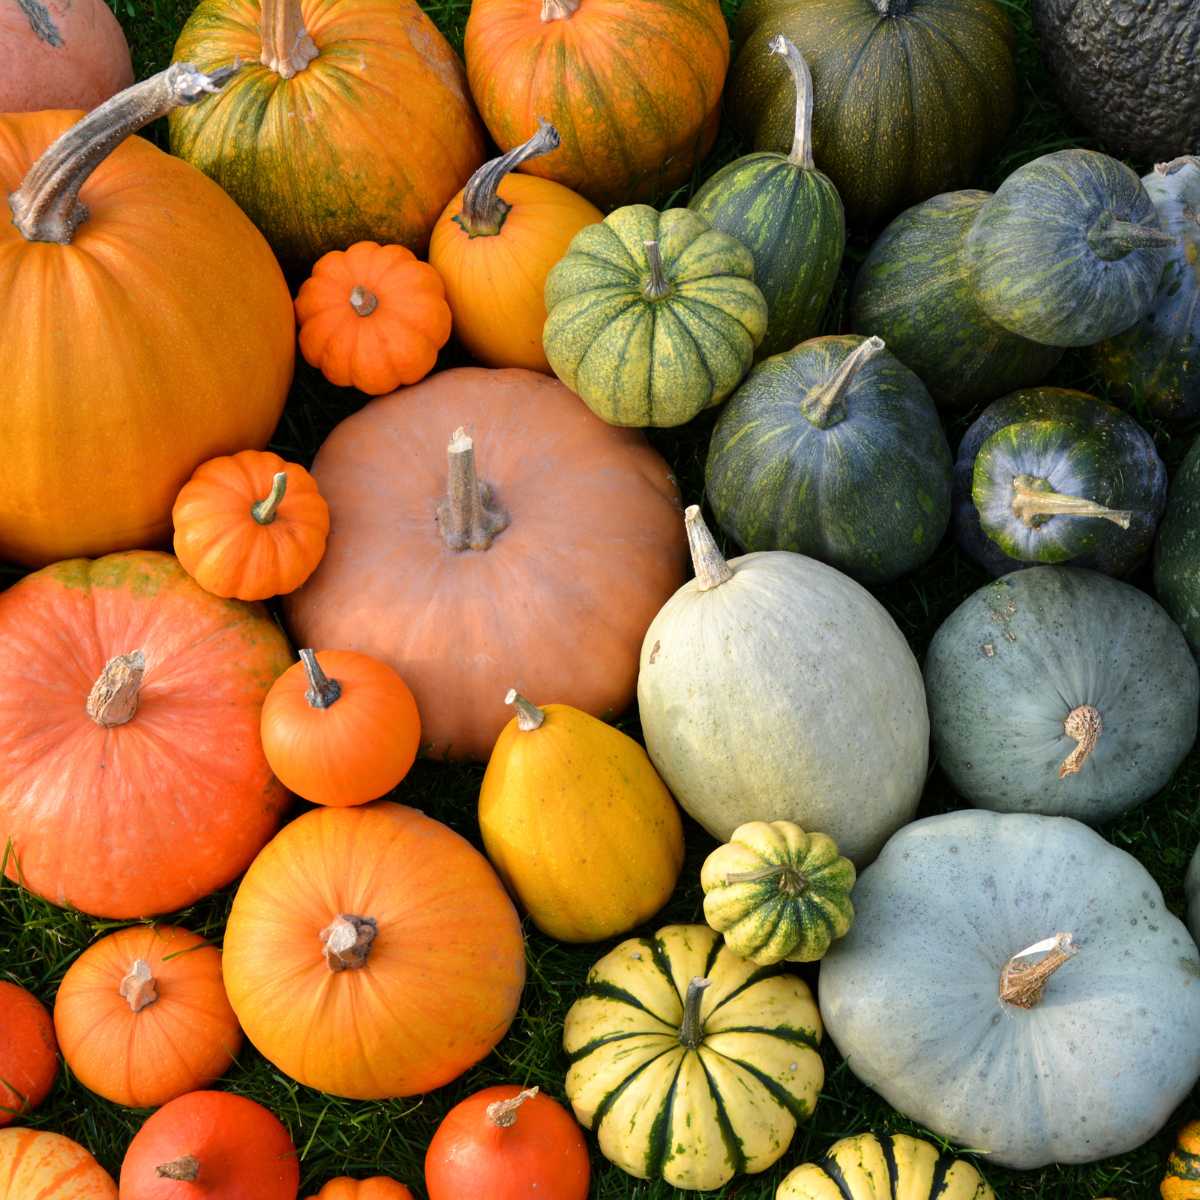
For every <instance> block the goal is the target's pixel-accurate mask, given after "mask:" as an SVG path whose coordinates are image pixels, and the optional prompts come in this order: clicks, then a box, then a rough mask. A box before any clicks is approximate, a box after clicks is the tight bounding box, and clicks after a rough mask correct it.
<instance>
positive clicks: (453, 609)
mask: <svg viewBox="0 0 1200 1200" xmlns="http://www.w3.org/2000/svg"><path fill="white" fill-rule="evenodd" d="M460 427H461V429H460ZM466 430H470V432H471V435H472V436H471V437H468V436H467V435H466V432H465V431H466ZM455 431H460V432H458V433H456V432H455ZM452 435H453V436H452ZM447 442H450V447H449V466H447ZM313 475H314V477H315V478H316V480H317V483H318V484H319V485H320V488H321V493H322V495H324V497H325V498H326V500H328V501H329V508H330V512H331V514H332V520H333V532H332V533H331V534H330V537H329V544H328V547H327V549H326V553H325V558H324V560H323V561H322V563H321V565H320V566H319V567H318V568H317V570H316V571H315V572H314V574H313V576H312V578H310V579H309V581H308V582H307V583H306V584H305V585H304V587H303V588H301V589H300V590H299V591H297V592H293V593H292V595H291V596H289V597H287V599H286V600H285V611H286V613H287V615H288V617H289V619H290V622H291V626H292V629H293V631H294V632H295V635H296V637H297V638H298V640H299V641H300V642H301V643H302V644H304V645H307V646H314V645H315V646H341V647H344V648H346V649H351V650H359V651H361V652H362V653H364V654H370V655H373V656H374V657H375V658H379V659H382V660H383V661H384V662H386V663H390V664H391V666H393V667H394V668H395V669H396V670H397V671H399V673H400V674H401V676H403V678H404V680H405V682H406V683H407V684H408V686H409V687H410V688H412V691H413V695H414V696H416V698H417V708H418V709H419V710H420V713H421V729H422V736H423V738H424V741H425V743H426V747H427V750H428V751H429V752H430V753H432V754H434V755H437V756H438V757H444V758H476V759H482V758H486V757H487V756H488V754H490V753H491V749H492V746H493V745H494V744H495V741H496V738H497V736H498V735H499V733H500V730H501V729H503V728H504V726H505V725H506V724H507V722H508V720H509V718H510V716H511V713H510V712H509V710H508V708H507V707H506V706H505V703H504V697H505V695H506V693H507V692H508V690H509V688H512V687H515V688H517V689H518V690H519V691H520V692H522V693H524V694H525V695H527V696H554V697H555V698H556V699H558V700H560V701H561V702H562V703H564V704H570V705H573V706H574V707H575V708H581V709H583V710H584V711H585V712H589V713H591V714H592V715H593V716H605V715H611V714H614V713H619V712H621V711H622V710H623V709H624V708H625V707H626V706H627V705H628V704H629V702H630V701H631V700H632V699H633V692H634V688H635V686H636V681H637V660H638V653H639V650H640V647H641V642H642V638H643V636H644V635H645V632H646V629H647V627H648V626H649V624H650V622H651V620H653V618H654V616H655V615H656V614H657V612H658V610H659V609H660V608H661V607H662V606H663V604H665V603H666V601H667V599H668V598H669V597H670V596H671V595H672V594H673V593H674V591H675V589H676V588H678V587H679V586H680V584H681V583H682V581H683V566H684V558H685V554H686V548H685V541H684V537H683V534H682V522H681V521H680V519H679V496H678V491H677V489H676V486H675V481H674V479H673V478H672V477H671V473H670V470H669V469H668V467H667V464H666V463H665V462H664V461H663V460H662V458H660V457H659V455H658V454H657V453H655V452H654V451H653V450H652V449H651V448H650V447H649V446H648V445H647V443H646V441H645V440H644V438H643V437H642V435H641V434H640V433H639V432H637V431H635V430H629V429H618V428H616V427H614V426H612V425H608V424H606V423H605V422H603V421H601V420H600V419H599V418H598V417H595V416H593V415H592V414H591V412H589V411H588V409H587V408H586V407H585V406H584V405H583V404H582V402H581V401H580V400H579V399H578V397H576V396H574V395H572V393H571V392H569V391H567V389H566V388H565V387H563V385H562V384H561V383H559V382H558V381H557V380H553V379H548V378H546V376H544V375H539V374H537V373H535V372H532V371H521V370H516V369H513V370H504V371H485V370H481V369H478V368H471V367H464V368H460V369H458V370H454V371H444V372H442V373H441V374H438V375H435V376H433V377H432V378H430V379H426V380H425V381H424V382H422V383H419V384H417V386H416V387H411V388H407V389H406V390H404V391H402V392H396V393H395V394H394V395H391V396H385V397H383V398H382V399H379V400H375V401H373V402H372V403H370V404H368V405H367V406H366V407H365V408H364V409H362V410H361V411H360V412H358V413H356V414H355V415H354V416H352V417H350V418H348V419H347V420H345V421H343V422H342V424H341V425H339V426H338V427H337V428H336V429H335V430H334V431H333V433H332V434H331V435H330V437H329V439H328V441H326V443H325V445H324V446H323V447H322V448H321V451H320V453H319V454H318V455H317V460H316V462H315V463H314V465H313Z"/></svg>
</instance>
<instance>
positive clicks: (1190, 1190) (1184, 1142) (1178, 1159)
mask: <svg viewBox="0 0 1200 1200" xmlns="http://www.w3.org/2000/svg"><path fill="white" fill-rule="evenodd" d="M1159 1192H1160V1193H1161V1195H1162V1200H1195V1198H1196V1197H1197V1196H1200V1121H1189V1122H1188V1123H1187V1124H1186V1125H1185V1126H1184V1127H1183V1128H1182V1129H1181V1130H1180V1131H1179V1135H1178V1136H1177V1137H1176V1139H1175V1148H1174V1149H1173V1150H1172V1151H1171V1157H1170V1158H1168V1159H1167V1173H1166V1174H1165V1175H1164V1176H1163V1181H1162V1183H1161V1184H1160V1185H1159Z"/></svg>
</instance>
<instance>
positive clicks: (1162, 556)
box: [1154, 438, 1200, 654]
mask: <svg viewBox="0 0 1200 1200" xmlns="http://www.w3.org/2000/svg"><path fill="white" fill-rule="evenodd" d="M1198 531H1200V438H1198V439H1197V440H1196V441H1194V442H1192V445H1191V447H1190V448H1189V450H1188V452H1187V454H1186V455H1185V456H1184V459H1183V462H1182V464H1181V465H1180V467H1179V469H1178V470H1177V471H1176V472H1175V478H1174V479H1172V481H1171V490H1170V493H1169V494H1168V497H1167V508H1166V513H1165V515H1164V516H1163V522H1162V527H1161V528H1160V529H1159V532H1158V541H1157V543H1156V544H1155V547H1154V590H1155V593H1156V594H1157V595H1158V598H1159V600H1161V601H1162V605H1163V607H1164V608H1165V609H1166V610H1167V612H1169V613H1170V614H1171V616H1172V618H1174V620H1175V621H1177V622H1178V623H1179V627H1180V628H1181V629H1182V630H1183V632H1184V635H1185V636H1186V637H1187V640H1188V644H1189V645H1190V646H1191V648H1192V651H1193V653H1196V654H1200V538H1198V537H1197V533H1198Z"/></svg>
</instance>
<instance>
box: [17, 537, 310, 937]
mask: <svg viewBox="0 0 1200 1200" xmlns="http://www.w3.org/2000/svg"><path fill="white" fill-rule="evenodd" d="M138 650H140V651H142V652H143V654H144V661H145V674H144V677H142V678H141V679H140V683H139V680H138V675H137V672H136V671H135V670H133V669H132V668H133V664H132V663H131V662H129V661H128V656H130V655H132V654H133V652H135V651H138ZM290 659H291V654H290V652H289V650H288V645H287V641H286V639H285V638H284V636H283V634H282V633H281V632H280V630H279V627H278V626H277V625H276V624H275V622H274V621H273V620H272V619H271V618H270V617H269V616H268V615H267V613H266V611H265V610H264V609H263V608H261V607H260V606H258V605H248V604H242V603H240V602H238V601H233V600H221V599H218V598H217V597H216V596H210V595H209V594H208V593H207V592H206V591H204V590H203V589H202V588H201V587H200V585H199V584H197V583H196V582H195V581H194V580H192V579H191V578H189V577H188V575H187V574H186V573H185V572H184V570H183V568H182V567H181V566H180V565H179V564H178V563H177V562H176V561H175V559H173V558H172V557H171V556H170V555H168V554H160V553H158V552H156V551H150V550H134V551H130V552H128V553H126V554H113V555H109V556H108V557H106V558H100V559H96V560H94V561H88V560H86V559H72V560H70V561H68V562H64V563H58V564H56V565H55V566H52V567H46V568H45V569H44V570H41V571H38V572H37V573H35V574H33V575H27V576H26V577H25V578H24V579H22V580H21V581H20V582H19V583H17V584H15V585H14V586H13V587H11V588H10V589H9V590H8V591H7V592H4V593H3V594H2V595H0V673H2V674H3V676H4V677H5V678H7V679H10V680H18V679H19V680H21V683H20V686H19V687H18V686H12V687H10V688H8V689H6V691H5V692H4V695H3V697H2V698H0V763H2V764H3V773H2V779H0V843H7V842H8V841H9V839H11V840H12V851H13V852H12V855H11V857H10V860H9V864H8V876H9V878H10V879H15V880H18V881H20V882H21V883H22V884H24V885H25V886H26V887H27V888H29V889H30V890H31V891H33V892H36V893H37V894H38V895H39V896H42V897H43V898H44V899H46V900H49V901H50V902H51V903H54V904H60V905H64V906H71V907H73V908H78V909H81V910H82V911H83V912H86V913H90V914H92V915H93V916H100V917H112V918H118V919H127V918H132V917H143V916H149V915H152V914H153V913H158V912H171V911H173V910H175V909H177V908H182V907H184V906H185V905H187V904H191V903H192V902H193V901H195V900H198V899H199V898H200V897H201V896H206V895H208V894H209V893H210V892H212V891H215V890H216V889H217V888H219V887H222V886H223V885H224V884H226V883H228V882H229V881H230V880H231V879H233V878H235V877H236V876H237V875H238V874H240V873H241V871H242V870H244V869H245V867H246V865H247V864H248V863H249V862H250V860H251V859H252V858H253V857H254V855H255V854H256V853H257V852H258V850H259V848H260V847H261V846H262V845H263V843H264V842H265V841H266V840H267V839H268V838H269V837H270V836H271V834H272V832H274V829H275V827H276V824H277V823H278V821H279V816H280V813H281V812H282V811H283V809H284V807H285V806H286V804H287V794H286V793H285V792H284V790H283V788H282V787H281V786H280V785H279V783H278V782H276V780H275V779H274V777H273V776H272V775H271V771H270V769H269V768H268V766H267V760H266V759H265V758H264V757H263V753H262V746H261V743H260V741H259V733H258V723H259V711H260V709H261V708H262V703H263V698H264V697H265V696H266V694H267V690H268V689H269V688H270V686H271V683H272V681H273V680H274V679H275V677H276V676H277V675H279V674H280V673H281V672H282V671H283V670H284V669H285V668H286V667H287V665H288V663H289V661H290ZM114 664H115V665H114ZM102 680H104V681H111V682H113V683H118V684H120V686H119V687H118V688H117V689H116V691H115V694H113V695H112V696H111V705H109V706H106V705H104V704H100V705H99V706H98V707H96V709H95V711H96V714H97V715H96V716H95V717H93V716H92V715H91V714H90V712H89V708H88V704H89V695H90V693H92V691H93V689H95V690H96V693H97V696H96V698H97V699H101V698H102V697H101V696H100V688H99V687H97V685H98V684H100V683H101V681H102ZM129 704H136V705H137V707H136V711H135V712H134V714H133V715H132V717H129V719H127V720H123V718H125V717H127V716H128V712H129V708H128V705H129ZM104 722H108V724H104ZM48 761H51V762H57V763H58V764H59V770H58V771H57V772H56V773H54V774H51V775H47V774H46V770H45V763H46V762H48ZM35 781H36V786H35ZM80 797H83V798H85V799H82V800H81V799H80Z"/></svg>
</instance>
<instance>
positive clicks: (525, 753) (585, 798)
mask: <svg viewBox="0 0 1200 1200" xmlns="http://www.w3.org/2000/svg"><path fill="white" fill-rule="evenodd" d="M506 701H507V702H508V703H509V704H512V705H513V706H514V708H515V710H516V715H515V716H514V717H513V719H512V720H511V721H509V723H508V724H507V725H506V726H505V727H504V729H503V730H502V731H501V733H500V737H499V738H498V739H497V740H496V746H495V749H493V751H492V757H491V759H490V761H489V762H488V768H487V773H486V774H485V775H484V777H483V786H482V787H481V788H480V792H479V830H480V833H482V835H483V845H484V848H485V849H486V850H487V853H488V857H489V858H490V859H491V860H492V865H493V866H494V867H495V868H496V870H497V871H498V872H499V874H500V878H501V879H503V880H504V882H505V885H506V886H507V887H508V889H509V891H510V892H512V893H513V895H515V896H516V897H517V899H518V900H519V901H520V902H521V904H522V905H523V906H524V908H525V909H526V910H527V911H528V912H529V915H530V916H531V917H532V918H533V920H534V924H536V925H537V927H538V928H539V929H541V930H542V932H543V933H547V934H549V935H550V936H551V937H552V938H556V939H557V940H558V941H560V942H598V941H600V940H601V939H603V938H608V937H614V936H615V935H617V934H619V933H626V932H628V931H629V930H630V929H632V928H633V927H634V926H635V925H640V924H641V923H642V922H643V921H646V920H648V919H649V918H650V917H652V916H653V915H654V914H655V913H656V912H658V910H659V909H660V908H662V906H663V905H664V904H666V902H667V900H668V899H670V896H671V893H672V891H674V889H675V882H676V880H677V879H678V878H679V869H680V867H681V866H682V865H683V823H682V822H681V821H680V819H679V810H678V809H677V808H676V807H675V801H674V800H672V799H671V793H670V792H668V791H667V789H666V787H665V786H664V785H663V782H662V780H661V779H659V777H658V775H657V774H656V773H655V770H654V767H653V766H652V765H651V763H650V759H649V758H647V757H646V752H645V751H644V750H643V749H642V748H641V746H639V745H638V744H637V742H635V741H634V740H633V739H632V738H630V737H626V736H625V734H623V733H622V732H621V731H620V730H618V729H614V728H613V727H612V726H611V725H606V724H605V723H604V722H603V721H598V720H597V719H596V718H595V717H593V716H589V715H588V714H587V713H585V712H580V711H579V709H577V708H571V707H570V706H569V705H566V704H546V705H542V706H541V707H539V706H538V705H536V704H532V703H530V701H528V700H526V699H525V697H524V696H521V695H518V694H517V693H516V692H509V693H508V696H507V697H506Z"/></svg>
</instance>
